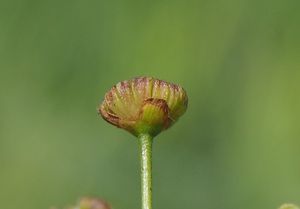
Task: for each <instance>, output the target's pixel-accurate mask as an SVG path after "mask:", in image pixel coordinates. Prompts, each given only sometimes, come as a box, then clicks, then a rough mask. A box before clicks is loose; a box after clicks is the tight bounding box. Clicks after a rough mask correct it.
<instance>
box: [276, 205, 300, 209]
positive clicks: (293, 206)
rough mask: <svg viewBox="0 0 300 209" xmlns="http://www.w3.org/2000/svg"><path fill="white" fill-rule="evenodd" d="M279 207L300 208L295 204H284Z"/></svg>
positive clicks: (282, 208) (283, 208) (287, 208)
mask: <svg viewBox="0 0 300 209" xmlns="http://www.w3.org/2000/svg"><path fill="white" fill-rule="evenodd" d="M279 209H299V207H298V206H296V205H294V204H283V205H281V206H280V208H279Z"/></svg>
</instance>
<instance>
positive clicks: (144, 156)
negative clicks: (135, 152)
mask: <svg viewBox="0 0 300 209" xmlns="http://www.w3.org/2000/svg"><path fill="white" fill-rule="evenodd" d="M152 139H153V138H152V137H151V136H150V135H147V134H143V135H140V136H139V143H140V161H141V192H142V209H152Z"/></svg>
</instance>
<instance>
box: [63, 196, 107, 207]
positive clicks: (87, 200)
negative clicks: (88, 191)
mask: <svg viewBox="0 0 300 209" xmlns="http://www.w3.org/2000/svg"><path fill="white" fill-rule="evenodd" d="M69 209H110V206H109V205H108V204H107V203H106V202H104V201H103V200H101V199H99V198H91V197H84V198H81V199H80V201H79V202H78V204H77V205H76V206H73V207H71V208H69Z"/></svg>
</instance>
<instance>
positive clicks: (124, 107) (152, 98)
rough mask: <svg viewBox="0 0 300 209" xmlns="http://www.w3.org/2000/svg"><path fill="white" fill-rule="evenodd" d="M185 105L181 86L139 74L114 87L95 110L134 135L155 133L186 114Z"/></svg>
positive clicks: (184, 95) (185, 98)
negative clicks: (139, 75)
mask: <svg viewBox="0 0 300 209" xmlns="http://www.w3.org/2000/svg"><path fill="white" fill-rule="evenodd" d="M187 104H188V97H187V94H186V92H185V90H184V89H183V88H182V87H181V86H179V85H176V84H172V83H169V82H166V81H162V80H159V79H155V78H152V77H138V78H134V79H131V80H126V81H122V82H119V83H117V84H116V85H115V86H113V87H112V88H111V89H110V90H109V91H108V92H107V93H106V94H105V98H104V101H103V102H102V104H101V105H100V107H99V108H98V112H99V114H100V115H101V116H102V117H103V118H104V120H106V121H107V122H109V123H111V124H112V125H114V126H117V127H119V128H122V129H125V130H127V131H129V132H130V133H132V134H133V135H135V136H139V135H141V134H149V135H151V136H156V135H157V134H159V133H160V132H161V131H163V130H166V129H168V128H169V127H171V126H172V125H173V124H174V123H175V122H176V121H177V120H178V119H179V117H180V116H182V115H183V114H184V113H185V111H186V109H187Z"/></svg>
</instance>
